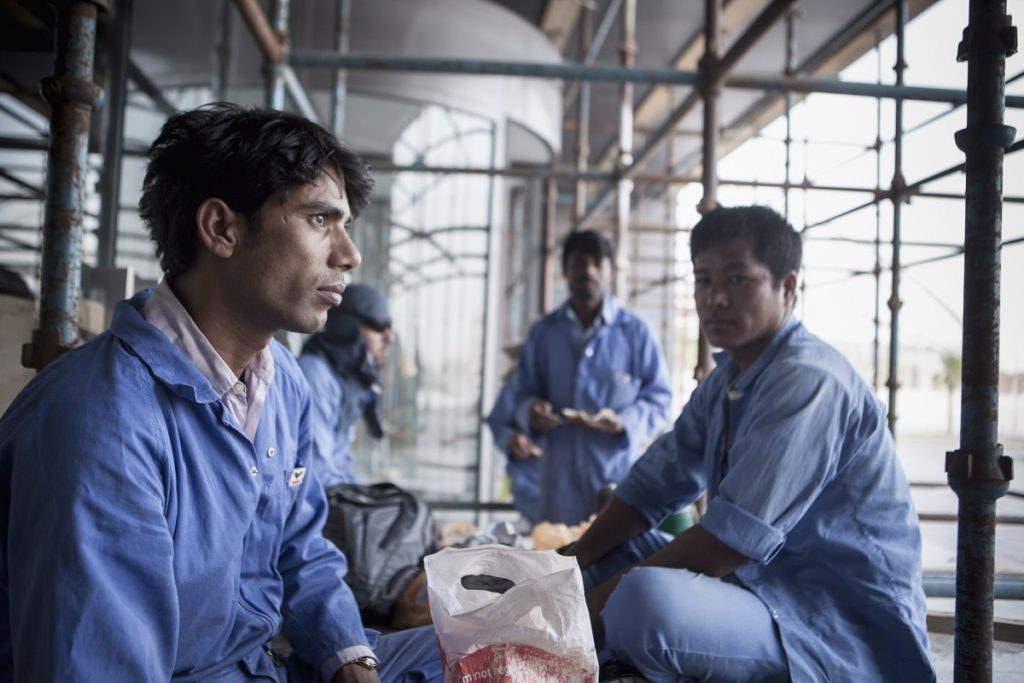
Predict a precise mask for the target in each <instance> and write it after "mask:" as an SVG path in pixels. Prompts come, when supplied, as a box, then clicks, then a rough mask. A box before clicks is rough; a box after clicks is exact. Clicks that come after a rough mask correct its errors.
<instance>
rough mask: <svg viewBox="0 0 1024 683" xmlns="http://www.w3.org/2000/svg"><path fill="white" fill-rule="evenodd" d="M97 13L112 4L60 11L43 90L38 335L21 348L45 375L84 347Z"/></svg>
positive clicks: (28, 363) (72, 5)
mask: <svg viewBox="0 0 1024 683" xmlns="http://www.w3.org/2000/svg"><path fill="white" fill-rule="evenodd" d="M98 7H102V8H103V9H105V10H106V9H109V6H108V5H107V4H106V3H99V2H96V1H93V2H85V1H84V0H83V1H72V2H61V3H59V4H58V6H57V50H56V59H55V63H54V76H53V77H50V78H44V79H43V80H42V83H41V90H42V93H43V97H45V98H46V100H47V102H49V103H50V107H51V110H52V112H53V115H52V116H51V117H50V150H49V154H48V155H47V170H46V203H45V208H44V223H43V264H42V274H41V277H40V297H39V298H40V303H39V329H36V330H34V331H33V332H32V341H31V342H30V343H28V344H25V345H24V347H23V348H22V365H24V366H25V367H30V368H35V369H36V370H42V369H43V368H44V367H45V366H46V365H47V364H48V363H49V362H50V361H52V360H54V359H55V358H56V357H57V356H59V355H60V354H61V353H63V352H64V351H67V350H68V349H70V348H71V347H72V346H73V345H74V344H75V343H76V342H77V341H78V297H79V293H80V291H81V271H82V222H83V214H84V195H85V175H86V172H87V170H88V151H89V149H88V148H89V124H90V120H91V118H92V110H93V109H94V108H95V107H98V106H99V105H100V103H101V101H102V97H103V89H102V88H100V87H99V86H98V85H96V84H95V83H93V82H92V77H93V53H94V51H95V45H96V14H97V8H98Z"/></svg>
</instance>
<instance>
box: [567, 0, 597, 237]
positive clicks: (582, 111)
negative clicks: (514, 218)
mask: <svg viewBox="0 0 1024 683" xmlns="http://www.w3.org/2000/svg"><path fill="white" fill-rule="evenodd" d="M581 11H582V12H583V14H582V15H581V16H580V35H579V38H580V42H579V54H580V60H581V61H582V60H583V58H584V56H585V55H586V54H587V52H588V51H589V50H590V34H591V33H592V32H593V24H594V10H593V8H592V7H591V6H590V5H584V6H583V8H582V10H581ZM576 124H577V125H576V170H577V171H586V170H587V166H588V165H589V163H590V81H581V82H580V104H579V111H578V112H577V116H576ZM574 199H575V204H574V206H573V213H572V218H573V224H574V225H578V224H579V222H580V219H582V218H583V214H585V213H586V212H587V181H586V180H584V179H583V178H580V179H578V180H577V181H576V194H575V197H574Z"/></svg>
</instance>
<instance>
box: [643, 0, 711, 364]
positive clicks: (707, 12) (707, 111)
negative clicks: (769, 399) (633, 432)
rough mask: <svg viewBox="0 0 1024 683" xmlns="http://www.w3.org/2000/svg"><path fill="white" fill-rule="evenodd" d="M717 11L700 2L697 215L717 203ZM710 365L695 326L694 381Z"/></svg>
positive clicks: (701, 332) (707, 1) (706, 347)
mask: <svg viewBox="0 0 1024 683" xmlns="http://www.w3.org/2000/svg"><path fill="white" fill-rule="evenodd" d="M721 13H722V6H721V4H720V1H719V0H705V1H704V57H703V58H702V59H701V60H700V70H701V73H702V74H703V75H704V80H703V81H702V82H701V96H702V97H703V98H704V137H703V143H702V154H703V159H702V160H701V185H702V187H703V194H702V195H701V198H700V205H699V206H698V207H697V210H698V211H699V212H700V213H701V215H706V214H708V213H709V212H711V211H713V210H714V209H715V207H717V206H718V199H717V196H718V143H719V138H720V131H719V126H720V119H721V115H720V113H719V109H718V100H719V98H720V97H721V94H722V88H721V78H720V76H721V73H722V72H721V71H719V53H718V50H719V47H718V37H719V33H720V29H719V23H720V20H721ZM648 146H649V145H648ZM714 365H715V363H714V360H713V359H712V357H711V344H710V343H709V342H708V339H707V336H705V334H704V329H703V328H701V327H698V330H697V365H696V367H695V368H694V370H693V376H694V379H696V380H697V381H698V382H702V381H704V378H705V377H707V376H708V375H709V374H711V370H712V369H714Z"/></svg>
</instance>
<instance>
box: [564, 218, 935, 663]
mask: <svg viewBox="0 0 1024 683" xmlns="http://www.w3.org/2000/svg"><path fill="white" fill-rule="evenodd" d="M690 252H691V257H692V259H693V270H694V282H695V285H694V298H695V302H696V307H697V315H698V317H699V318H700V324H701V328H702V329H703V331H704V334H705V335H707V338H708V340H709V341H710V342H711V344H713V345H714V346H717V347H719V348H721V349H723V350H722V351H721V352H720V353H718V354H716V356H715V360H716V362H717V364H718V366H717V367H716V368H715V370H714V371H713V372H712V373H711V374H710V375H709V376H708V377H707V379H706V380H705V381H704V382H703V383H702V384H701V385H700V386H698V387H697V389H696V390H695V391H694V393H693V395H692V396H691V398H690V400H689V402H688V403H687V404H686V406H685V407H684V408H683V411H682V414H681V415H680V416H679V418H678V420H677V421H676V424H675V428H674V430H673V431H672V432H670V433H667V434H665V435H664V436H663V437H661V438H660V439H658V440H657V441H656V442H655V443H654V444H653V445H652V446H651V447H650V448H649V449H648V451H647V452H646V453H645V454H644V455H643V457H641V458H640V460H639V461H638V462H637V463H636V465H634V467H633V469H632V470H631V471H630V473H629V476H628V477H626V479H625V481H623V482H622V483H621V484H620V485H619V486H618V488H617V489H616V490H615V494H614V497H613V498H612V500H611V502H610V503H609V504H608V505H607V507H605V509H604V510H603V511H602V512H601V514H600V515H599V516H598V517H597V519H596V520H595V521H594V523H593V524H592V525H591V526H590V528H589V529H588V530H587V531H586V533H585V534H584V535H583V537H582V538H581V539H580V540H579V541H578V542H577V543H576V544H574V545H572V546H569V547H568V548H567V549H565V550H564V551H563V552H565V553H566V554H571V555H575V556H576V557H577V559H578V560H579V562H580V566H581V567H582V568H583V569H584V576H585V583H586V585H587V586H588V588H589V589H590V590H589V591H588V594H587V600H588V604H589V607H590V610H591V622H592V625H593V627H594V631H595V633H596V634H597V635H598V636H599V637H600V636H601V635H603V637H604V643H605V648H604V651H603V656H604V657H605V658H614V659H618V660H621V661H623V662H625V663H627V664H629V665H632V666H633V667H636V668H637V669H639V670H640V671H641V672H642V673H643V674H644V675H646V676H647V677H648V678H650V679H651V680H656V681H661V680H701V681H753V680H756V681H789V680H792V681H796V682H797V683H801V682H804V681H808V682H810V681H815V682H816V681H826V680H827V681H883V680H884V681H904V680H905V681H929V680H934V679H935V674H934V672H933V671H932V667H931V664H930V662H929V656H928V637H927V630H926V626H925V601H924V591H923V590H922V585H921V536H920V531H919V529H918V520H917V514H916V512H915V510H914V505H913V503H912V501H911V498H910V492H909V487H908V485H907V481H906V478H905V476H904V474H903V471H902V469H901V468H900V465H899V462H898V461H897V459H896V451H895V447H894V445H893V440H892V437H891V435H890V434H889V431H888V429H887V427H886V420H885V409H884V407H883V406H882V405H881V403H880V402H879V401H878V399H877V398H876V397H875V396H874V394H873V393H872V392H871V389H870V388H869V387H868V386H867V385H866V384H865V383H864V381H863V380H862V379H861V378H860V377H859V376H858V375H857V373H856V371H855V370H854V369H853V367H852V366H850V364H849V363H848V362H847V361H846V360H845V359H844V358H843V357H842V356H841V355H840V354H839V353H838V352H837V351H835V350H834V349H832V348H831V347H829V346H828V345H826V344H825V343H823V342H822V341H821V340H819V339H818V338H817V337H815V336H813V335H812V334H811V333H810V332H808V331H807V330H806V329H805V328H804V326H803V325H802V324H801V323H800V322H799V321H797V320H796V319H795V318H794V317H793V305H794V301H795V299H796V286H797V272H798V271H799V269H800V261H801V244H800V236H799V234H798V233H797V232H796V231H795V230H793V228H792V227H791V226H790V225H789V224H788V223H787V222H786V221H785V219H784V218H782V217H781V216H780V215H778V214H777V213H776V212H774V211H772V210H770V209H767V208H764V207H757V206H752V207H737V208H719V209H716V210H714V211H712V212H711V213H709V214H707V215H706V216H704V218H703V219H702V220H701V221H700V223H698V224H697V226H696V227H695V228H694V229H693V233H692V235H691V239H690ZM705 491H706V492H707V494H708V505H707V512H706V513H705V514H704V516H702V517H701V519H700V522H699V523H698V524H696V525H695V526H693V527H691V528H689V529H687V530H686V531H684V532H683V533H681V534H680V535H678V536H676V537H675V538H674V539H673V540H671V541H669V540H668V539H667V538H666V537H665V536H663V535H660V534H658V533H657V532H654V531H651V530H652V529H653V528H654V527H655V526H656V525H657V524H658V522H659V521H660V520H661V519H663V518H664V517H665V516H666V515H668V514H670V513H672V512H674V511H676V510H678V509H680V507H682V506H684V505H687V504H689V503H691V502H693V501H694V500H696V499H697V498H698V497H699V496H700V495H701V493H703V492H705ZM627 572H628V573H627Z"/></svg>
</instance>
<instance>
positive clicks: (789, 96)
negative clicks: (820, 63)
mask: <svg viewBox="0 0 1024 683" xmlns="http://www.w3.org/2000/svg"><path fill="white" fill-rule="evenodd" d="M797 16H798V11H797V9H796V8H795V7H794V8H791V9H790V10H789V12H788V13H787V14H786V65H785V74H786V76H787V77H790V78H791V77H792V76H793V75H794V74H795V73H796V20H797ZM784 142H785V145H786V183H787V185H788V184H789V183H790V182H791V181H792V176H791V174H790V170H791V166H792V163H791V159H790V156H791V153H792V147H793V93H791V92H787V93H786V139H785V141H784ZM782 200H783V212H782V213H783V215H784V216H785V217H786V220H787V221H788V220H789V188H788V187H787V188H786V189H785V190H784V191H783V195H782Z"/></svg>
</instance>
